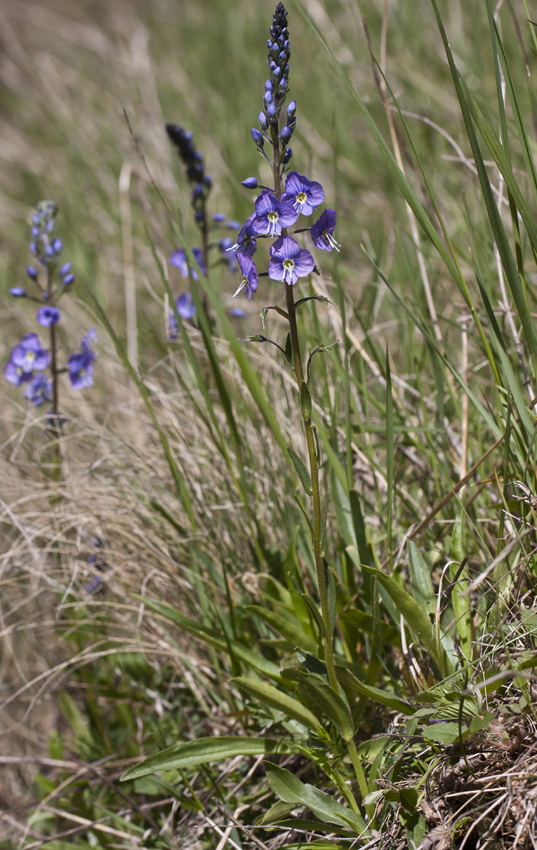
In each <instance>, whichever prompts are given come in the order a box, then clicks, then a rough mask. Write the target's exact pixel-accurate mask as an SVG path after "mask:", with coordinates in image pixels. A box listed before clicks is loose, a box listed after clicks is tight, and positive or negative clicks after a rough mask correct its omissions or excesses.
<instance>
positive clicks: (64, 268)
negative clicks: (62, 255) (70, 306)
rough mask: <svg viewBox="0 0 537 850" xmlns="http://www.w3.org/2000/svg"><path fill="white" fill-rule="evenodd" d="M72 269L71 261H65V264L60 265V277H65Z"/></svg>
mask: <svg viewBox="0 0 537 850" xmlns="http://www.w3.org/2000/svg"><path fill="white" fill-rule="evenodd" d="M70 271H71V263H64V264H63V266H60V269H59V271H58V274H59V275H60V277H65V275H66V274H69V272H70ZM64 283H65V281H64Z"/></svg>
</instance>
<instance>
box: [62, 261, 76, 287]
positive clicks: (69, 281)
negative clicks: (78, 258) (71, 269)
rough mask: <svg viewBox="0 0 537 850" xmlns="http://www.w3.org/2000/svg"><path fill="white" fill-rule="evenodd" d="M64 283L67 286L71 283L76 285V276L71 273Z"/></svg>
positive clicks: (66, 276)
mask: <svg viewBox="0 0 537 850" xmlns="http://www.w3.org/2000/svg"><path fill="white" fill-rule="evenodd" d="M65 265H66V266H68V265H69V263H66V264H65ZM63 282H64V284H65V286H69V285H70V284H71V283H74V282H75V276H74V274H72V273H71V274H67V275H65V277H64V279H63Z"/></svg>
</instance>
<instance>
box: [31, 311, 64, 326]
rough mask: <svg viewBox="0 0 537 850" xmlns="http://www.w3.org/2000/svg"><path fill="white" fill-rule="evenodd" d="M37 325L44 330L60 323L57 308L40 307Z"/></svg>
mask: <svg viewBox="0 0 537 850" xmlns="http://www.w3.org/2000/svg"><path fill="white" fill-rule="evenodd" d="M36 318H37V323H38V324H39V325H41V326H42V327H44V328H48V326H49V325H55V324H57V323H58V322H59V321H60V311H59V310H58V308H57V307H40V308H39V310H38V311H37V317H36Z"/></svg>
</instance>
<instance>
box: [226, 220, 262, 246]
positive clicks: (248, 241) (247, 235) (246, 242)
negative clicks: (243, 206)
mask: <svg viewBox="0 0 537 850" xmlns="http://www.w3.org/2000/svg"><path fill="white" fill-rule="evenodd" d="M254 220H255V213H252V215H250V216H248V218H247V219H246V221H245V222H244V224H243V226H242V227H241V229H240V231H239V235H238V236H237V241H236V242H235V244H234V245H232V246H231V248H228V249H227V250H228V251H235V252H236V253H237V254H240V253H246V254H249V255H250V257H253V256H254V254H255V252H256V248H257V239H256V238H255V237H256V232H255V230H254V226H253V223H254Z"/></svg>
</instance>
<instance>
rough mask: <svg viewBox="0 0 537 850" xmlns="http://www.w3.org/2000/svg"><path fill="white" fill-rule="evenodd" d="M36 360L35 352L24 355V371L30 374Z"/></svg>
mask: <svg viewBox="0 0 537 850" xmlns="http://www.w3.org/2000/svg"><path fill="white" fill-rule="evenodd" d="M34 360H35V351H27V352H26V354H25V355H24V360H23V361H22V364H21V366H22V371H23V372H29V371H30V369H31V368H32V364H33V362H34Z"/></svg>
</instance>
